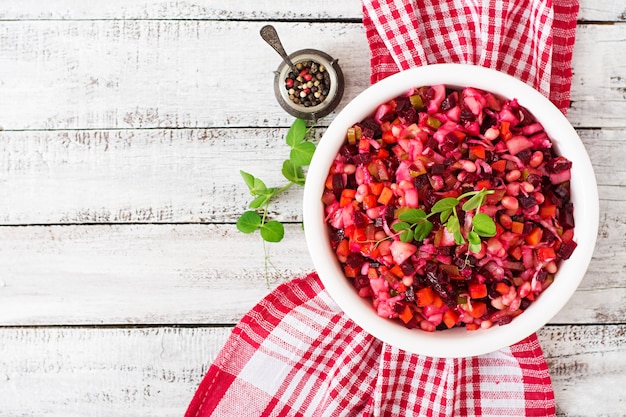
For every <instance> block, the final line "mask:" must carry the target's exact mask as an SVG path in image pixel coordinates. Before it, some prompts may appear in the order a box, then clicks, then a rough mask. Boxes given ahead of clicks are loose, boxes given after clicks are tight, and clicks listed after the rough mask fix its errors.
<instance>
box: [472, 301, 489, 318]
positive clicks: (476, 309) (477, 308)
mask: <svg viewBox="0 0 626 417" xmlns="http://www.w3.org/2000/svg"><path fill="white" fill-rule="evenodd" d="M468 313H469V315H470V316H472V317H474V318H475V319H478V318H481V317H482V316H484V315H485V314H486V313H487V304H485V303H483V302H482V301H478V302H475V303H472V310H471V311H468Z"/></svg>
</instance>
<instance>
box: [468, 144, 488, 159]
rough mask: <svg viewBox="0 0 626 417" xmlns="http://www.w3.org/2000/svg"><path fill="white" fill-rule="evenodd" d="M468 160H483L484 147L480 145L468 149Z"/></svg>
mask: <svg viewBox="0 0 626 417" xmlns="http://www.w3.org/2000/svg"><path fill="white" fill-rule="evenodd" d="M469 152H470V159H471V160H476V159H483V160H484V159H485V147H484V146H482V145H473V146H470V147H469Z"/></svg>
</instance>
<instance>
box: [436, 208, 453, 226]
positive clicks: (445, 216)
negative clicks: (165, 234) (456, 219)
mask: <svg viewBox="0 0 626 417" xmlns="http://www.w3.org/2000/svg"><path fill="white" fill-rule="evenodd" d="M451 214H452V209H448V210H444V211H442V212H441V214H440V215H439V219H440V220H441V223H445V222H446V220H448V217H450V215H451Z"/></svg>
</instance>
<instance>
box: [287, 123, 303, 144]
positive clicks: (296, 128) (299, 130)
mask: <svg viewBox="0 0 626 417" xmlns="http://www.w3.org/2000/svg"><path fill="white" fill-rule="evenodd" d="M305 137H306V122H305V121H304V120H302V119H296V120H294V122H293V123H292V124H291V127H290V128H289V132H287V136H286V137H285V141H286V142H287V145H289V146H291V147H292V148H293V147H294V146H296V145H297V144H299V143H300V142H302V141H303V140H304V138H305Z"/></svg>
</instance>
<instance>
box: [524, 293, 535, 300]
mask: <svg viewBox="0 0 626 417" xmlns="http://www.w3.org/2000/svg"><path fill="white" fill-rule="evenodd" d="M526 298H527V299H528V301H535V293H534V292H532V291H531V292H529V293H528V295H527V296H526Z"/></svg>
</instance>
